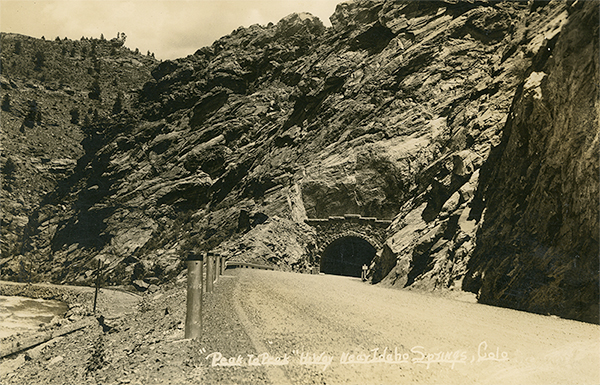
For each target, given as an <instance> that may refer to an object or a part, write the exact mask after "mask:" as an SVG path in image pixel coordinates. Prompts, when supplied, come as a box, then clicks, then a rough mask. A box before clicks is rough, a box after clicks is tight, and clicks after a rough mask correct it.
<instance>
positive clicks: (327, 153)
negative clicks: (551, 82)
mask: <svg viewBox="0 0 600 385" xmlns="http://www.w3.org/2000/svg"><path fill="white" fill-rule="evenodd" d="M580 8H581V5H577V4H576V3H575V4H571V3H567V2H561V1H551V2H532V3H531V4H529V3H527V4H526V3H523V2H486V1H481V2H478V1H427V2H411V1H407V2H384V1H375V0H362V1H352V2H346V3H342V4H340V5H339V6H338V7H337V9H336V12H335V14H334V15H333V16H332V17H331V21H332V27H331V28H325V27H324V26H323V24H322V23H321V22H320V21H319V20H318V19H317V18H315V17H313V16H311V15H309V14H294V15H290V16H288V17H286V18H284V19H282V20H281V21H279V22H278V23H277V24H269V25H267V26H260V25H253V26H250V27H248V28H239V29H238V30H236V31H234V32H232V34H231V35H228V36H225V37H223V38H221V39H219V40H218V41H216V42H215V43H214V44H213V45H212V46H210V47H204V48H201V49H199V50H198V51H197V52H196V53H195V54H194V55H190V56H188V57H187V58H183V59H178V60H173V61H165V62H162V63H160V64H158V65H157V66H156V67H155V68H154V69H153V70H152V72H151V75H152V78H151V79H150V80H149V81H148V82H146V83H145V84H144V86H143V87H142V88H141V90H140V91H139V92H138V94H137V98H136V99H135V103H134V105H135V109H132V110H131V111H129V112H128V113H126V114H120V115H119V116H117V117H115V118H114V119H111V120H107V121H100V122H94V124H92V126H91V129H90V130H89V133H88V135H87V136H86V138H85V140H84V141H83V142H82V144H83V149H84V150H85V154H84V156H82V157H81V158H80V159H79V161H78V163H77V166H76V167H75V169H74V170H73V174H72V175H71V176H70V177H69V179H66V180H65V181H64V183H61V184H60V186H59V188H57V189H55V190H54V191H53V192H52V194H51V195H49V196H48V197H47V199H46V200H45V202H44V205H43V206H41V207H40V209H39V210H37V212H36V213H34V215H31V216H29V217H28V218H25V219H26V225H25V226H26V228H27V236H26V238H25V239H23V243H24V244H25V247H24V251H25V252H26V254H27V255H28V256H30V257H31V258H35V259H36V260H37V261H39V262H40V266H41V269H40V271H39V272H38V273H39V277H40V279H50V280H54V281H59V282H60V281H63V282H81V283H85V282H89V281H90V280H91V278H92V274H91V272H92V270H93V266H94V263H93V261H94V258H95V257H97V256H101V257H102V258H103V259H105V260H106V261H107V263H108V267H107V269H106V271H105V275H106V278H107V279H109V280H112V281H115V282H117V281H118V282H131V281H132V280H139V279H145V280H146V281H147V282H150V281H152V282H154V283H156V282H158V281H160V280H167V279H169V278H170V277H173V276H175V275H177V274H178V272H179V271H180V270H181V269H182V268H183V264H182V259H183V258H184V256H185V254H186V252H187V251H188V250H190V249H191V248H195V249H198V250H214V251H218V252H222V253H224V254H226V255H227V256H228V257H231V258H238V259H258V260H260V261H261V262H265V263H271V264H275V265H279V266H280V267H281V268H282V269H294V270H304V269H306V268H307V267H309V265H310V264H311V263H318V261H319V255H317V254H316V253H317V250H316V248H315V236H314V233H313V230H312V229H311V228H310V227H308V225H306V224H305V223H304V219H306V218H307V217H308V218H326V217H328V216H331V215H344V214H359V215H362V216H364V217H377V218H380V219H393V222H392V225H391V226H390V228H389V237H388V239H387V242H386V243H385V245H384V247H383V248H382V249H381V250H379V252H378V254H377V256H376V258H375V260H374V262H373V265H372V266H371V271H370V273H369V277H370V280H371V281H372V282H373V283H380V282H381V283H383V284H387V285H395V286H397V287H409V288H422V289H427V290H429V289H436V288H440V289H446V288H455V289H460V288H461V287H462V282H463V279H464V278H465V277H466V276H467V275H468V273H469V274H471V273H473V274H471V275H470V276H473V277H474V276H475V272H476V271H483V270H482V269H483V268H480V267H477V266H479V265H472V266H471V265H468V262H469V260H470V258H471V256H472V254H473V252H474V250H476V248H478V247H480V246H479V242H480V240H481V237H482V236H484V235H485V234H486V230H485V227H484V226H487V225H486V218H487V214H486V216H483V219H482V216H481V215H479V214H480V213H481V209H482V205H481V204H480V202H482V200H481V199H480V198H475V196H476V191H479V192H478V193H477V194H479V195H478V196H483V193H482V192H481V191H483V190H481V187H480V184H481V183H482V179H483V181H484V182H483V183H484V185H485V186H487V185H489V184H490V180H491V179H489V175H491V174H490V173H489V171H485V172H484V170H485V169H483V168H482V167H483V165H485V164H488V165H489V166H486V167H491V168H493V167H494V164H491V163H490V162H491V160H490V158H489V157H490V152H491V151H492V149H493V148H496V147H498V146H503V145H502V144H501V141H502V138H503V137H504V136H503V129H504V128H505V126H506V125H507V122H510V121H511V119H512V118H510V117H509V114H510V111H511V108H512V109H513V110H514V108H515V103H517V102H516V101H515V100H519V99H518V98H517V99H515V93H518V92H521V91H520V90H521V89H522V88H523V87H521V86H520V85H522V84H523V82H524V81H526V79H529V81H530V84H531V86H530V87H529V88H527V87H525V88H527V89H534V90H535V89H537V85H536V84H537V81H538V80H540V79H538V77H536V76H537V75H534V76H533V77H530V75H531V74H532V73H534V72H535V73H539V72H540V71H542V69H543V68H542V67H543V66H544V65H546V64H545V63H546V62H547V61H548V60H549V59H548V57H547V56H548V54H547V52H550V53H552V49H553V48H552V47H554V44H555V43H556V39H558V38H559V36H560V35H561V33H562V32H561V31H562V29H563V28H564V26H565V25H566V24H567V23H569V22H570V20H571V19H572V18H573V17H575V16H574V15H577V14H579V13H580V12H582V11H581V9H580ZM549 49H550V50H549ZM557 60H559V59H558V58H554V61H557ZM536 66H538V67H540V68H542V69H536V70H532V68H537V67H536ZM541 84H544V83H543V81H542V83H541ZM544 92H545V91H544ZM534 94H535V93H534ZM565 150H569V149H565ZM494 151H496V152H497V151H499V150H494ZM561 151H562V149H561ZM564 156H568V155H564ZM590 159H591V156H590ZM582 180H587V179H585V178H584V177H583V176H582ZM486 191H487V190H486ZM589 194H590V196H592V195H593V194H594V191H592V190H589ZM592 216H593V215H592ZM590 218H591V217H590ZM25 219H24V220H23V221H24V222H25ZM573 223H575V222H573ZM519 231H526V229H525V228H521V229H520V230H519ZM561 231H562V230H561ZM565 231H567V230H565ZM569 231H570V230H569ZM573 231H574V232H577V231H578V230H573ZM565 242H566V241H565ZM479 260H480V259H479ZM474 263H475V262H474ZM2 274H3V275H4V276H5V277H6V276H9V275H10V270H3V273H2ZM469 279H470V278H469ZM467 280H468V279H467ZM596 280H597V278H596ZM485 285H486V284H485V281H484V284H483V286H482V295H483V293H485V288H486V287H487V286H485ZM482 298H483V297H482ZM544 309H546V308H544ZM562 314H569V316H570V317H574V318H578V317H579V316H578V315H576V314H575V313H566V312H565V313H562Z"/></svg>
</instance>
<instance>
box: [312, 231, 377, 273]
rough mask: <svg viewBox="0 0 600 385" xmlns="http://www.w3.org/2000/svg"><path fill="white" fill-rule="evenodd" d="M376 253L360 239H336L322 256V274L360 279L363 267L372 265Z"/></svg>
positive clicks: (367, 243) (368, 244)
mask: <svg viewBox="0 0 600 385" xmlns="http://www.w3.org/2000/svg"><path fill="white" fill-rule="evenodd" d="M376 252H377V251H376V250H375V248H374V247H373V246H372V245H371V244H370V243H369V242H367V241H365V240H364V239H361V238H358V237H352V236H350V237H344V238H339V239H336V240H335V241H333V242H331V243H330V244H329V246H327V248H326V249H325V251H324V252H323V255H322V256H321V272H322V273H325V274H335V275H346V276H350V277H360V275H361V271H362V266H363V265H367V266H368V265H370V264H371V261H372V260H373V258H374V257H375V253H376Z"/></svg>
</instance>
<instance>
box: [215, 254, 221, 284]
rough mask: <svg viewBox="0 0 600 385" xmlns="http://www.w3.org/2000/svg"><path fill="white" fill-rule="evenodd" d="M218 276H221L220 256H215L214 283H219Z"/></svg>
mask: <svg viewBox="0 0 600 385" xmlns="http://www.w3.org/2000/svg"><path fill="white" fill-rule="evenodd" d="M219 275H221V256H220V255H218V254H217V255H215V283H217V282H219Z"/></svg>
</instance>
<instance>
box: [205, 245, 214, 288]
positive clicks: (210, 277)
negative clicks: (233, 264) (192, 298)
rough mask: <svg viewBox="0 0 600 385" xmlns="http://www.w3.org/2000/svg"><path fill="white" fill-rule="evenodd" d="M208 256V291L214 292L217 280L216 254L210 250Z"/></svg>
mask: <svg viewBox="0 0 600 385" xmlns="http://www.w3.org/2000/svg"><path fill="white" fill-rule="evenodd" d="M206 256H207V258H206V292H207V293H212V291H213V282H214V280H215V256H214V254H213V253H211V252H208V253H207V254H206Z"/></svg>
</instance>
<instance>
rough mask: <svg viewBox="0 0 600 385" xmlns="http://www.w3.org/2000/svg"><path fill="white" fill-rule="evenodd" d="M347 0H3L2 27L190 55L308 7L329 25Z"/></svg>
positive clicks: (166, 54) (162, 56)
mask: <svg viewBox="0 0 600 385" xmlns="http://www.w3.org/2000/svg"><path fill="white" fill-rule="evenodd" d="M342 1H343V0H127V1H126V0H39V1H38V0H0V31H2V32H13V33H19V34H22V35H27V36H32V37H36V38H41V37H42V36H44V37H45V38H46V39H55V38H56V37H57V36H58V37H60V38H61V39H63V38H65V37H67V38H69V39H72V40H77V39H80V38H81V37H82V36H85V37H88V38H100V35H101V34H103V35H104V37H105V38H106V39H111V38H113V37H117V33H119V32H125V34H126V35H127V40H126V42H125V45H126V46H127V47H129V48H131V49H132V50H134V49H135V48H138V49H139V50H140V51H141V52H142V53H146V52H148V51H150V52H153V53H154V54H155V56H156V58H157V59H160V60H167V59H176V58H181V57H185V56H187V55H190V54H193V53H194V52H196V50H197V49H199V48H201V47H204V46H209V45H211V44H212V43H213V42H214V41H215V40H217V39H218V38H220V37H222V36H224V35H228V34H230V33H231V32H232V31H233V30H235V29H237V28H238V27H240V26H243V27H247V26H250V25H252V24H261V25H266V24H268V23H269V22H273V23H277V22H278V21H279V20H281V19H282V18H283V17H285V16H287V15H289V14H290V13H293V12H309V13H312V14H313V15H315V16H317V17H318V18H319V19H321V21H322V22H323V24H325V25H326V26H330V25H331V23H330V22H329V16H331V15H332V14H333V12H334V11H335V6H336V4H337V3H340V2H342Z"/></svg>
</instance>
